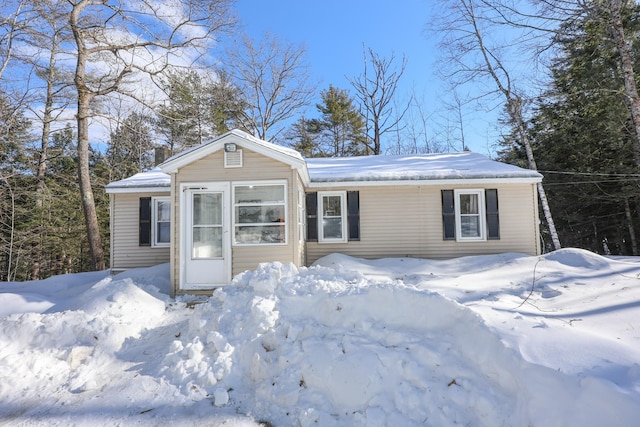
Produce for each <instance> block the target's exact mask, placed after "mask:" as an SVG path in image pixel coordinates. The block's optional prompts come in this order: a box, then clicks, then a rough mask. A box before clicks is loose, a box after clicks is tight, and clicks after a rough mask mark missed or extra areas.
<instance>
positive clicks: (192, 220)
mask: <svg viewBox="0 0 640 427" xmlns="http://www.w3.org/2000/svg"><path fill="white" fill-rule="evenodd" d="M182 195H183V197H182V218H183V221H182V234H181V235H182V236H183V238H182V239H181V242H182V244H181V254H182V255H181V258H182V259H181V262H180V269H181V273H180V276H181V279H182V280H181V285H180V287H181V289H184V290H195V289H211V288H213V287H216V286H223V285H226V284H228V283H229V281H230V279H231V240H230V235H229V215H230V211H229V184H228V183H207V184H202V185H201V184H183V185H182Z"/></svg>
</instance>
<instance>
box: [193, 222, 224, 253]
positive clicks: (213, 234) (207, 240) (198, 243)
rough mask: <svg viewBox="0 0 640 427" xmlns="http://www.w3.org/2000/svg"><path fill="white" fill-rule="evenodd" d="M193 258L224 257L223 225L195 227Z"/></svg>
mask: <svg viewBox="0 0 640 427" xmlns="http://www.w3.org/2000/svg"><path fill="white" fill-rule="evenodd" d="M191 257H192V258H193V259H202V258H221V257H222V227H194V229H193V248H192V253H191Z"/></svg>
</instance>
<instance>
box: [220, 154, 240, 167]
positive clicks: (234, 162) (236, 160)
mask: <svg viewBox="0 0 640 427" xmlns="http://www.w3.org/2000/svg"><path fill="white" fill-rule="evenodd" d="M224 167H225V168H241V167H242V150H236V151H225V152H224Z"/></svg>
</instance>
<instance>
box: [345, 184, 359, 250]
mask: <svg viewBox="0 0 640 427" xmlns="http://www.w3.org/2000/svg"><path fill="white" fill-rule="evenodd" d="M347 221H348V224H349V225H348V228H349V240H360V192H358V191H347Z"/></svg>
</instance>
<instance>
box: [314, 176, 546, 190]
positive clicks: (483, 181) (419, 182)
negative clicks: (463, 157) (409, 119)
mask: <svg viewBox="0 0 640 427" xmlns="http://www.w3.org/2000/svg"><path fill="white" fill-rule="evenodd" d="M541 181H542V178H478V179H398V180H386V181H327V182H318V181H312V182H311V183H310V184H309V185H308V187H309V188H344V187H393V186H395V187H404V186H440V187H442V186H455V185H498V184H503V185H504V184H537V183H539V182H541Z"/></svg>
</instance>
